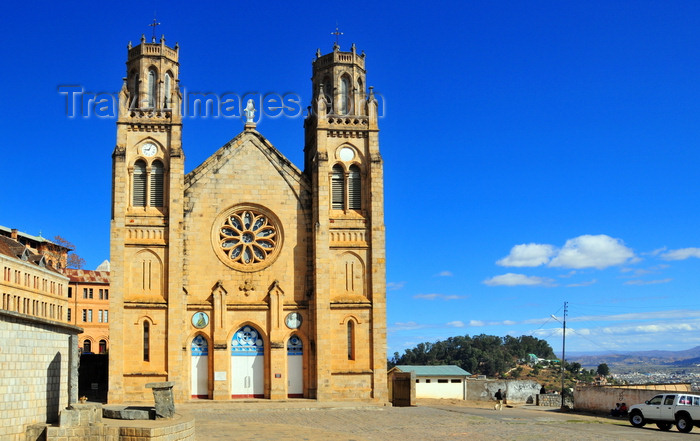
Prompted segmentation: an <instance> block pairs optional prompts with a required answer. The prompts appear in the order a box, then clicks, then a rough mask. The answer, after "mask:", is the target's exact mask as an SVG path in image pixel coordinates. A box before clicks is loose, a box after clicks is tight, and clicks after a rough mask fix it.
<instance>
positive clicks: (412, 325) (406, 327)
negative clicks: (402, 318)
mask: <svg viewBox="0 0 700 441" xmlns="http://www.w3.org/2000/svg"><path fill="white" fill-rule="evenodd" d="M429 326H430V325H426V324H420V323H417V322H396V323H394V324H393V325H392V326H390V327H389V331H392V332H393V331H411V330H414V329H423V328H427V327H429Z"/></svg>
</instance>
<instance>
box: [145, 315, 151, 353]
mask: <svg viewBox="0 0 700 441" xmlns="http://www.w3.org/2000/svg"><path fill="white" fill-rule="evenodd" d="M150 343H151V326H150V324H149V323H148V321H147V320H144V321H143V361H150V360H151V348H150Z"/></svg>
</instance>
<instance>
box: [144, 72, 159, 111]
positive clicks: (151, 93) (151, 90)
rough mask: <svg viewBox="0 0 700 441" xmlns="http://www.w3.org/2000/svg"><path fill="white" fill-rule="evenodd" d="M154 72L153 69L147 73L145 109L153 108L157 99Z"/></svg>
mask: <svg viewBox="0 0 700 441" xmlns="http://www.w3.org/2000/svg"><path fill="white" fill-rule="evenodd" d="M156 79H157V78H156V71H155V70H154V69H151V70H149V71H148V98H147V99H148V103H147V104H146V107H155V106H156V98H157V97H158V90H157V85H158V82H157V81H156Z"/></svg>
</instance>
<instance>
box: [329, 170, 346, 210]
mask: <svg viewBox="0 0 700 441" xmlns="http://www.w3.org/2000/svg"><path fill="white" fill-rule="evenodd" d="M343 175H344V173H343V168H342V167H341V166H339V165H336V166H334V167H333V175H332V178H331V193H332V194H331V200H332V208H333V209H334V210H343V209H345V177H344V176H343Z"/></svg>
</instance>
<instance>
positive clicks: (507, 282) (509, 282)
mask: <svg viewBox="0 0 700 441" xmlns="http://www.w3.org/2000/svg"><path fill="white" fill-rule="evenodd" d="M553 282H554V281H553V280H552V279H548V278H546V277H536V276H526V275H525V274H515V273H507V274H502V275H500V276H494V277H491V278H490V279H486V280H484V281H483V284H484V285H488V286H521V285H526V286H552V285H553Z"/></svg>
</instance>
